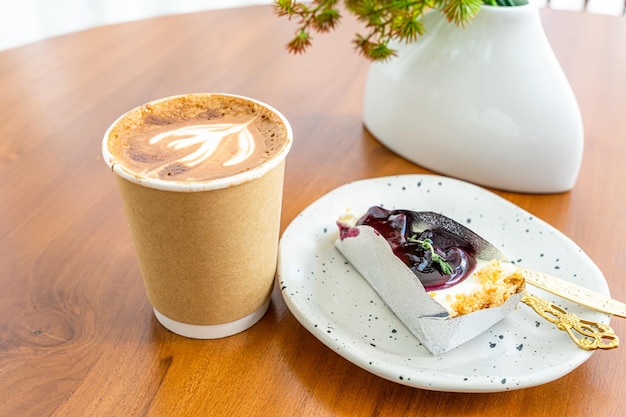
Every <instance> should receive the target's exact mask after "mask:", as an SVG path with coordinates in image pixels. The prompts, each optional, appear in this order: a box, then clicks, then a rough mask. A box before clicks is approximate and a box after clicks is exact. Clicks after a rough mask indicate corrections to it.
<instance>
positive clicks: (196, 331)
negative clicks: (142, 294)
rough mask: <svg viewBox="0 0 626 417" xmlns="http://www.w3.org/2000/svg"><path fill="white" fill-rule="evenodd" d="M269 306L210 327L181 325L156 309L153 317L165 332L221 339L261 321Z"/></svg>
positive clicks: (266, 305) (193, 337)
mask: <svg viewBox="0 0 626 417" xmlns="http://www.w3.org/2000/svg"><path fill="white" fill-rule="evenodd" d="M269 306H270V301H269V300H268V301H267V302H266V303H265V304H263V305H262V306H261V308H259V309H258V310H256V311H254V312H253V313H252V314H249V315H247V316H246V317H243V318H241V319H239V320H235V321H231V322H229V323H223V324H212V325H198V324H188V323H181V322H179V321H176V320H172V319H170V318H168V317H165V316H164V315H163V314H161V313H159V312H158V311H157V310H156V309H154V315H155V316H156V318H157V320H158V321H159V323H161V324H162V325H163V326H164V327H165V328H166V329H167V330H169V331H171V332H174V333H176V334H178V335H181V336H185V337H189V338H192V339H219V338H222V337H227V336H232V335H234V334H237V333H241V332H243V331H244V330H247V329H249V328H250V327H252V326H253V325H254V324H256V322H257V321H259V320H261V318H262V317H263V316H264V315H265V312H266V311H267V309H268V307H269Z"/></svg>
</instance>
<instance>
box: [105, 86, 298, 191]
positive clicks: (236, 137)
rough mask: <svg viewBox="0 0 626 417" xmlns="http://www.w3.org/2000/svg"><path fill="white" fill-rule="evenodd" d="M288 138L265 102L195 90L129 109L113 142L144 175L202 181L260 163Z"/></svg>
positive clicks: (125, 162)
mask: <svg viewBox="0 0 626 417" xmlns="http://www.w3.org/2000/svg"><path fill="white" fill-rule="evenodd" d="M288 141H289V138H288V137H287V129H286V127H285V125H284V123H283V122H282V120H281V119H280V117H279V116H278V115H276V114H275V113H274V112H272V111H270V110H269V109H267V108H266V107H264V106H262V105H260V104H257V103H255V102H252V101H248V100H246V99H244V98H240V97H234V96H227V95H219V94H192V95H186V96H180V97H173V98H169V99H165V100H162V101H158V102H154V103H151V104H147V105H144V106H141V107H139V108H137V109H134V110H132V111H131V112H129V113H127V114H126V115H125V116H123V117H122V118H121V119H120V120H119V121H118V122H117V123H116V124H115V125H114V126H113V127H112V128H111V131H110V134H109V138H108V143H107V147H108V150H109V152H110V153H111V154H112V155H113V156H114V158H115V159H116V163H119V164H121V165H122V166H123V167H124V168H125V169H126V170H127V171H130V172H132V173H133V174H135V175H137V176H139V177H147V178H155V179H160V180H169V181H178V182H202V181H209V180H212V179H217V178H226V177H230V176H233V175H236V174H239V173H242V172H245V171H248V170H251V169H254V168H255V167H257V166H259V165H262V164H263V163H265V162H267V161H269V160H271V159H272V158H274V157H275V156H276V155H277V154H279V153H280V152H281V150H283V149H284V147H285V146H287V144H288Z"/></svg>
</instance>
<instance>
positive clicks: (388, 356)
mask: <svg viewBox="0 0 626 417" xmlns="http://www.w3.org/2000/svg"><path fill="white" fill-rule="evenodd" d="M373 205H381V206H384V207H386V208H390V209H393V208H404V209H410V210H422V211H426V210H430V211H436V212H440V213H442V214H444V215H446V216H448V217H451V218H453V219H455V220H457V221H458V222H460V223H462V224H465V225H466V226H468V227H470V228H471V229H473V230H474V231H475V232H477V233H478V234H480V235H481V236H483V237H484V238H485V239H487V240H488V241H490V242H491V243H493V244H494V245H496V246H499V247H500V249H501V250H502V251H503V252H504V253H505V254H507V256H509V258H510V259H512V260H514V261H515V262H519V263H521V264H522V265H524V266H527V267H530V268H534V269H538V270H542V271H545V272H548V273H551V274H553V275H556V276H558V277H560V278H563V279H566V280H570V281H574V282H576V283H578V284H581V285H584V286H587V287H589V288H591V289H593V290H596V291H598V292H600V293H603V294H607V295H608V294H609V290H608V286H607V283H606V281H605V279H604V277H603V275H602V273H601V272H600V270H599V269H598V268H597V267H596V265H595V264H594V263H593V262H592V261H591V260H590V259H589V257H588V256H587V255H586V254H585V253H583V251H582V250H581V249H580V248H579V247H578V246H577V245H576V244H575V243H573V242H572V241H571V240H570V239H568V238H567V237H566V236H564V235H563V234H561V233H560V232H559V231H557V230H556V229H554V228H553V227H551V226H550V225H548V224H546V223H545V222H543V221H542V220H540V219H538V218H536V217H534V216H533V215H531V214H529V213H528V212H526V211H524V210H522V209H521V208H519V207H517V206H515V205H514V204H512V203H510V202H508V201H507V200H504V199H502V198H501V197H499V196H497V195H495V194H493V193H491V192H489V191H487V190H485V189H482V188H480V187H477V186H475V185H471V184H468V183H466V182H462V181H459V180H454V179H450V178H446V177H441V176H434V175H405V176H396V177H384V178H375V179H369V180H363V181H357V182H353V183H350V184H347V185H344V186H342V187H339V188H337V189H335V190H334V191H332V192H330V193H328V194H327V195H325V196H323V197H322V198H320V199H319V200H317V201H316V202H315V203H313V204H312V205H311V206H309V207H308V208H307V209H305V210H304V211H303V212H302V213H301V214H300V215H299V216H298V217H297V218H296V219H294V221H293V222H292V223H291V225H289V227H288V228H287V230H286V231H285V233H284V234H283V237H282V239H281V242H280V259H279V268H278V281H279V285H280V287H281V291H282V294H283V297H284V299H285V301H286V303H287V306H288V307H289V309H290V310H291V312H292V313H293V314H294V316H295V317H296V318H297V319H298V320H299V321H300V323H301V324H302V325H303V326H304V327H305V328H307V329H308V330H309V331H310V332H311V333H312V334H313V335H315V336H316V337H317V338H318V339H319V340H321V341H322V342H323V343H324V344H325V345H326V346H328V347H329V348H331V349H333V350H334V351H335V352H337V353H338V354H339V355H341V356H343V357H344V358H346V359H348V360H349V361H351V362H352V363H354V364H356V365H358V366H359V367H361V368H363V369H365V370H367V371H369V372H372V373H373V374H376V375H379V376H381V377H383V378H386V379H388V380H390V381H394V382H398V383H400V384H404V385H409V386H413V387H418V388H424V389H429V390H440V391H457V392H495V391H506V390H513V389H520V388H526V387H531V386H535V385H540V384H544V383H546V382H550V381H552V380H555V379H557V378H559V377H561V376H563V375H565V374H567V373H569V372H570V371H572V370H573V369H575V368H576V367H578V366H579V365H581V364H582V363H583V362H584V361H585V360H587V359H589V357H590V356H591V354H592V353H591V352H588V351H585V350H582V349H580V348H578V347H577V346H576V345H575V344H574V343H573V342H572V341H571V339H570V338H569V336H568V335H567V334H566V333H564V332H562V331H559V330H557V329H556V328H555V327H554V325H553V324H551V323H549V322H548V321H546V320H544V319H543V318H541V317H540V316H539V315H537V314H536V313H535V312H533V311H532V310H531V309H530V307H528V306H526V305H523V304H521V305H520V306H519V307H518V308H517V309H516V310H515V311H514V312H513V313H511V314H509V315H508V316H507V317H505V318H504V320H502V321H501V322H499V323H498V324H496V325H495V326H494V327H492V328H491V329H490V330H488V331H487V332H485V333H483V334H482V335H480V336H478V337H477V338H475V339H473V340H471V341H469V342H468V343H465V344H463V345H461V346H459V347H458V348H456V349H454V350H452V351H450V352H447V353H445V354H443V355H440V356H432V355H431V354H430V353H428V351H427V350H426V349H425V348H424V347H423V346H421V345H420V343H419V341H418V340H417V339H415V338H414V337H413V335H411V333H409V331H408V330H407V329H406V328H405V327H404V325H403V324H402V323H401V322H400V321H399V320H398V319H397V318H396V316H395V315H394V314H393V313H392V312H391V310H390V309H389V308H388V307H387V306H386V305H385V304H384V302H383V301H382V300H381V299H380V298H379V296H378V295H377V294H376V292H374V290H373V289H372V288H371V287H370V286H369V285H368V284H367V282H366V281H365V280H364V279H363V278H362V277H361V275H360V274H359V273H358V272H356V271H355V270H354V269H353V268H352V266H351V265H350V264H349V263H347V262H346V260H345V259H344V258H343V257H342V255H341V254H340V253H339V252H338V251H337V250H336V249H335V246H334V243H335V240H336V238H337V227H336V225H335V221H336V219H337V218H338V216H339V215H340V214H342V213H344V212H345V211H346V210H351V211H352V212H354V213H355V214H361V213H363V212H365V211H366V210H367V209H368V208H369V207H370V206H373ZM530 288H531V291H532V292H533V293H535V294H537V295H539V296H541V297H543V298H545V299H547V300H549V301H552V302H555V303H557V304H559V305H561V306H562V307H564V308H566V309H567V310H568V311H570V312H573V313H575V314H578V315H579V316H581V317H584V318H586V319H590V320H595V321H599V322H602V323H608V322H609V320H610V317H609V316H608V315H605V314H602V313H597V312H594V311H592V310H590V309H588V308H585V307H582V306H579V305H576V304H574V303H571V302H568V301H565V300H562V299H560V298H558V297H555V296H552V295H550V294H548V293H546V292H543V291H541V290H539V289H535V288H532V287H530Z"/></svg>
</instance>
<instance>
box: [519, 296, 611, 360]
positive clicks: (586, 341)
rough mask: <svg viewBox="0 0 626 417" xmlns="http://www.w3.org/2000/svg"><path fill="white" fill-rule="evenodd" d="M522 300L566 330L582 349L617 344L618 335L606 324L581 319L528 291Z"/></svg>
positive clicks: (594, 348) (608, 346) (608, 347)
mask: <svg viewBox="0 0 626 417" xmlns="http://www.w3.org/2000/svg"><path fill="white" fill-rule="evenodd" d="M522 302H523V303H524V304H526V305H528V306H530V307H531V308H532V309H533V310H535V312H537V314H539V315H540V316H541V317H543V318H544V319H546V320H548V321H549V322H551V323H554V324H556V327H557V329H559V330H563V331H564V332H567V334H569V336H570V337H571V338H572V340H573V341H574V343H576V345H578V346H579V347H580V348H582V349H585V350H596V349H614V348H616V347H618V346H619V337H617V335H616V334H615V332H614V331H613V329H612V328H611V327H610V326H609V325H607V324H602V323H597V322H595V321H590V320H584V319H581V318H579V317H578V316H577V315H575V314H573V313H568V312H567V311H565V310H563V309H562V308H561V307H559V306H557V305H555V304H552V303H550V302H548V301H546V300H543V299H541V298H539V297H537V296H535V295H532V294H529V293H526V294H525V295H524V297H523V298H522ZM579 335H582V337H579Z"/></svg>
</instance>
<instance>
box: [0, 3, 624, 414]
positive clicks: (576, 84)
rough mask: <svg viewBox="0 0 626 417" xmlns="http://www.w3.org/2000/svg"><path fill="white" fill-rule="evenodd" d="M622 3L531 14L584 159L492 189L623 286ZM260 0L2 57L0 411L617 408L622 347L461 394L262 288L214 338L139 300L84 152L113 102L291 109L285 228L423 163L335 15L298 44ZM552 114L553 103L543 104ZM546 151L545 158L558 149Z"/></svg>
mask: <svg viewBox="0 0 626 417" xmlns="http://www.w3.org/2000/svg"><path fill="white" fill-rule="evenodd" d="M625 19H626V18H624V17H609V16H600V15H590V14H585V13H580V12H567V11H554V10H542V20H543V22H544V26H545V30H546V33H547V35H548V38H549V40H550V42H551V44H552V46H553V49H554V51H555V53H556V55H557V57H558V59H559V60H560V62H561V64H562V66H563V68H564V71H565V73H566V75H567V77H568V78H569V80H570V82H571V84H572V87H573V89H574V92H575V94H576V96H577V98H578V100H579V104H580V108H581V112H582V115H583V120H584V125H585V154H584V160H583V166H582V170H581V173H580V177H579V180H578V183H577V185H576V187H575V188H574V189H573V190H572V191H571V192H568V193H563V194H556V195H530V194H515V193H509V192H500V191H497V193H498V194H499V195H501V196H503V197H505V198H507V199H509V200H510V201H512V202H513V203H515V204H517V205H519V206H521V207H522V208H524V209H525V210H527V211H529V212H531V213H533V214H534V215H536V216H538V217H540V218H542V219H543V220H545V221H547V222H548V223H550V224H552V225H553V226H555V227H556V228H558V229H559V230H561V231H562V232H563V233H565V234H566V235H568V236H569V237H570V238H571V239H573V240H574V241H575V242H576V243H577V244H578V245H579V246H580V247H581V248H582V249H583V250H584V251H585V252H587V254H589V256H590V257H591V258H592V259H593V260H594V261H595V262H596V263H597V265H598V266H599V267H600V269H601V270H602V271H603V272H604V274H605V276H606V279H607V281H608V283H609V285H610V288H611V292H612V295H613V296H614V297H616V298H619V299H622V300H626V283H625V280H624V279H623V278H624V271H625V270H626V255H624V243H623V242H624V237H625V236H626V193H625V190H626V189H625V183H626V164H624V160H623V159H624V156H625V155H626V117H624V109H625V108H626V53H625V52H624V51H626V20H625ZM294 29H295V26H294V25H293V24H292V23H290V22H288V21H286V20H285V19H278V18H276V17H275V16H273V14H272V10H271V8H270V7H266V6H260V7H250V8H242V9H231V10H219V11H210V12H203V13H195V14H185V15H177V16H169V17H162V18H155V19H150V20H145V21H139V22H133V23H125V24H120V25H114V26H107V27H102V28H96V29H92V30H88V31H85V32H80V33H75V34H71V35H67V36H61V37H58V38H53V39H49V40H45V41H41V42H37V43H34V44H30V45H26V46H22V47H18V48H15V49H10V50H7V51H4V52H0V91H1V92H2V99H1V100H0V398H2V402H1V403H0V416H11V417H18V416H37V417H39V416H386V417H387V416H409V415H414V416H428V417H452V416H461V415H462V416H483V417H488V416H498V417H504V416H510V417H517V416H520V417H521V416H581V417H583V416H600V417H604V416H606V417H617V416H622V415H626V402H624V401H623V392H624V386H626V377H625V373H626V350H624V349H626V347H621V348H619V349H616V350H612V351H607V352H598V353H595V354H594V355H593V356H592V357H591V359H589V360H588V361H587V362H585V363H584V364H583V365H582V366H580V367H579V368H577V369H575V370H574V371H572V372H571V373H570V374H568V375H566V376H564V377H563V378H560V379H558V380H556V381H554V382H551V383H548V384H545V385H541V386H538V387H534V388H528V389H523V390H518V391H510V392H502V393H493V394H462V393H444V392H434V391H426V390H421V389H415V388H410V387H407V386H403V385H400V384H397V383H394V382H390V381H387V380H385V379H382V378H380V377H377V376H374V375H372V374H370V373H368V372H366V371H365V370H362V369H360V368H358V367H357V366H355V365H353V364H352V363H350V362H348V361H347V360H345V359H343V358H342V357H340V356H339V355H337V354H336V353H335V352H333V351H332V350H331V349H328V348H327V347H325V346H324V345H323V344H322V343H321V342H319V341H318V340H317V339H316V338H315V337H314V336H312V335H311V334H310V333H309V332H308V331H307V330H306V329H305V328H304V327H302V326H301V325H300V324H299V323H298V321H297V320H296V319H295V318H294V316H293V315H292V314H291V313H290V312H289V310H288V309H287V308H286V306H285V303H284V301H283V300H282V298H281V296H280V293H279V292H277V291H275V293H274V294H273V297H272V305H271V307H270V310H269V312H268V313H267V315H266V316H265V317H264V318H263V319H262V320H261V321H260V322H259V323H258V324H257V325H255V326H254V327H253V328H251V329H250V330H248V331H246V332H244V333H242V334H239V335H236V336H232V337H229V338H225V339H221V340H213V341H197V340H189V339H185V338H183V337H179V336H176V335H174V334H172V333H169V332H168V331H167V330H165V329H164V328H163V327H161V326H160V325H159V324H158V323H157V322H156V319H155V318H154V316H153V314H152V310H151V307H150V305H149V303H148V301H147V299H146V296H145V293H144V290H143V287H142V282H141V279H140V273H139V268H138V264H137V260H136V257H135V253H134V249H133V246H132V243H131V241H130V236H129V231H128V227H127V224H126V221H125V217H124V213H123V210H122V205H121V201H120V199H119V196H118V193H117V189H116V184H115V181H114V178H113V174H112V173H111V172H110V171H109V170H108V169H107V168H106V165H105V164H104V162H103V161H102V157H101V153H100V144H101V138H102V135H103V134H104V131H105V130H106V128H107V127H108V125H109V124H110V123H111V122H112V121H113V120H114V119H115V118H117V117H118V116H119V115H120V114H122V113H123V112H125V111H126V110H128V109H130V108H132V107H134V106H136V105H139V104H141V103H144V102H146V101H149V100H152V99H155V98H159V97H163V96H168V95H172V94H179V93H186V92H198V91H212V92H231V93H237V94H242V95H247V96H251V97H255V98H257V99H260V100H262V101H265V102H267V103H270V104H272V105H273V106H275V107H276V108H278V109H280V110H281V111H282V112H283V113H284V114H285V115H286V116H287V118H288V119H289V120H290V121H291V123H292V125H293V128H294V131H295V138H296V139H295V143H294V147H293V150H292V152H291V154H290V156H289V158H288V162H287V172H286V183H285V193H284V207H283V214H282V225H281V227H282V229H284V228H285V227H286V226H287V225H288V224H289V222H290V221H291V220H292V219H293V218H294V217H295V216H296V215H297V214H298V213H299V212H300V211H301V210H303V209H304V208H305V207H307V206H308V205H309V204H311V203H312V202H313V201H315V200H316V199H317V198H319V197H320V196H322V195H323V194H325V193H327V192H328V191H330V190H332V189H333V188H335V187H337V186H339V185H341V184H344V183H347V182H350V181H353V180H357V179H363V178H370V177H377V176H385V175H395V174H408V173H427V172H428V171H426V170H424V169H422V168H420V167H418V166H415V165H413V164H411V163H409V162H407V161H405V160H403V159H401V158H399V157H398V156H396V155H394V154H393V153H391V152H390V151H388V150H387V149H385V148H384V147H383V146H381V145H380V144H379V143H378V142H377V141H376V140H375V139H373V138H372V136H371V135H370V134H369V133H368V132H367V131H366V130H365V129H364V128H363V125H362V122H361V106H362V99H363V87H364V82H365V77H366V74H367V68H368V63H367V62H366V61H365V60H364V59H363V58H361V57H359V56H358V55H357V54H355V52H354V51H353V49H352V46H351V44H350V42H351V39H352V36H353V34H354V32H356V31H358V30H359V29H360V28H359V26H358V25H357V24H356V23H355V22H353V21H351V20H350V19H347V18H346V20H345V22H344V24H343V25H342V26H341V27H340V28H339V30H338V31H337V32H336V33H334V34H332V35H318V36H316V37H315V40H314V47H313V49H311V51H310V52H309V53H307V54H306V55H302V56H292V55H289V54H288V53H287V52H286V50H285V49H284V44H285V43H286V42H287V41H288V39H289V38H290V37H291V35H292V33H293V31H294ZM554 111H558V109H555V110H554ZM555 158H558V155H555ZM612 325H613V327H614V329H615V330H616V332H617V333H618V334H619V335H621V336H622V338H624V339H625V340H626V322H625V321H624V320H620V319H613V320H612Z"/></svg>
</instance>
